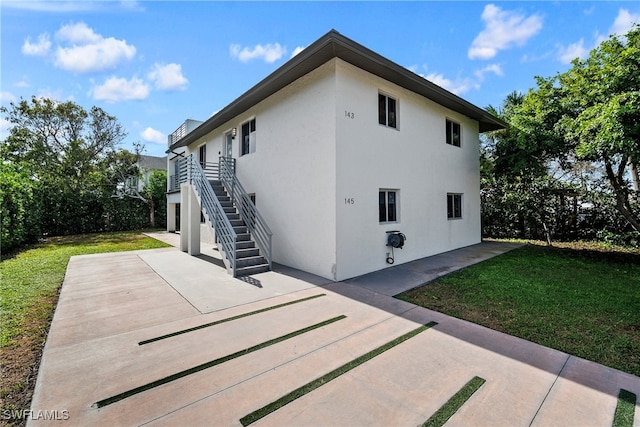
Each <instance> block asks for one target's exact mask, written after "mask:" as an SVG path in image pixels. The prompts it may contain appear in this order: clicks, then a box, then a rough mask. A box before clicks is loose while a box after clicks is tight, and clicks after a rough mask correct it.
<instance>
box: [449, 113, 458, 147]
mask: <svg viewBox="0 0 640 427" xmlns="http://www.w3.org/2000/svg"><path fill="white" fill-rule="evenodd" d="M461 139H462V138H461V134H460V123H456V122H454V121H452V120H449V119H447V144H449V145H455V146H456V147H460V140H461Z"/></svg>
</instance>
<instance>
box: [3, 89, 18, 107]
mask: <svg viewBox="0 0 640 427" xmlns="http://www.w3.org/2000/svg"><path fill="white" fill-rule="evenodd" d="M17 99H18V98H16V96H15V95H14V94H12V93H11V92H7V91H2V92H0V103H2V104H9V103H10V102H15V101H16V100H17Z"/></svg>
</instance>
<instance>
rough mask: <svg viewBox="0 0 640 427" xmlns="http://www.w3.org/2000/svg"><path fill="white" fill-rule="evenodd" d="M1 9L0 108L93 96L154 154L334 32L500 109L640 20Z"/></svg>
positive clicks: (355, 11)
mask: <svg viewBox="0 0 640 427" xmlns="http://www.w3.org/2000/svg"><path fill="white" fill-rule="evenodd" d="M0 14H1V16H0V20H1V22H0V27H1V30H0V31H1V45H0V52H1V79H0V93H1V101H2V105H5V106H6V105H8V104H9V102H11V101H16V100H19V99H20V98H21V97H22V98H25V99H30V98H31V96H33V95H36V96H45V97H49V98H53V99H56V100H60V101H67V100H71V101H74V102H76V103H78V104H80V105H82V106H83V107H84V108H86V109H89V108H91V106H93V105H96V106H99V107H101V108H103V109H104V110H105V111H107V112H108V113H110V114H112V115H114V116H116V117H117V118H118V120H119V121H120V122H121V123H122V124H123V125H124V127H125V128H126V129H127V132H128V136H127V139H126V141H125V143H124V144H123V147H124V148H130V147H131V144H132V143H134V142H141V143H143V144H144V145H145V147H146V154H150V155H163V154H164V151H165V150H166V141H167V139H166V137H167V134H169V133H171V132H173V131H174V130H175V129H176V128H177V127H178V126H179V125H180V124H181V123H182V122H183V121H184V120H185V119H187V118H190V119H196V120H206V119H207V118H209V117H210V116H211V115H213V114H214V113H215V112H216V111H218V110H220V109H221V108H223V107H224V106H226V105H227V104H229V103H230V102H231V101H233V100H234V99H235V98H237V97H238V96H240V95H241V94H242V93H244V92H245V91H246V90H247V89H249V88H250V87H252V86H253V85H254V84H256V83H258V82H259V81H260V80H262V79H263V78H264V77H266V76H267V75H268V74H269V73H271V72H272V71H274V70H275V69H277V68H278V67H280V66H281V65H282V64H284V63H285V62H286V61H287V60H288V59H290V58H291V57H292V55H295V54H296V53H297V52H298V51H299V50H300V49H302V48H304V47H305V46H308V45H309V44H311V43H312V42H313V41H315V40H316V39H318V38H319V37H321V36H322V35H323V34H325V33H326V32H327V31H329V30H330V29H335V30H337V31H339V32H340V33H342V34H343V35H345V36H346V37H349V38H351V39H353V40H355V41H356V42H358V43H361V44H363V45H364V46H366V47H368V48H370V49H372V50H374V51H376V52H378V53H379V54H381V55H383V56H385V57H387V58H389V59H390V60H392V61H394V62H396V63H398V64H400V65H402V66H404V67H406V68H408V69H410V70H412V71H414V72H416V73H418V74H420V75H422V76H423V77H425V78H427V79H429V80H431V81H433V82H434V83H436V84H438V85H440V86H442V87H444V88H446V89H448V90H450V91H452V92H454V93H456V94H458V95H460V96H461V97H463V98H465V99H466V100H468V101H470V102H472V103H474V104H476V105H478V106H480V107H486V106H487V105H490V104H491V105H494V106H499V105H500V104H501V102H502V100H503V99H504V98H505V96H506V95H507V94H508V93H510V92H512V91H513V90H518V91H526V90H527V89H529V88H531V87H533V86H534V85H535V80H534V77H535V76H537V75H539V76H545V77H548V76H552V75H554V74H556V73H558V72H562V71H564V70H566V69H568V68H569V66H570V63H569V62H570V61H571V59H573V58H575V57H585V56H586V55H587V54H588V52H589V50H590V49H592V48H593V47H595V46H596V45H597V43H598V42H599V41H601V40H603V39H604V38H606V37H607V36H608V35H610V34H624V33H625V32H626V31H628V30H629V29H630V28H631V27H632V25H633V23H634V22H635V23H640V2H631V1H629V2H616V1H608V2H565V1H559V2H514V1H511V2H481V1H473V2H462V1H449V2H444V1H441V2H430V1H407V2H385V1H378V2H359V1H354V2H338V1H331V2H291V1H290V2H215V1H196V2H185V1H159V2H155V1H137V2H136V1H106V2H94V1H31V0H21V1H19V2H11V1H4V0H2V1H1V2H0ZM7 126H8V124H7V123H6V122H5V121H4V120H3V121H2V122H0V138H1V137H4V136H6V134H7Z"/></svg>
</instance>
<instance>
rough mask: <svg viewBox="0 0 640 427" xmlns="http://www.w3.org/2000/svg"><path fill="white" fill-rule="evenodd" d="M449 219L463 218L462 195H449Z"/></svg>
mask: <svg viewBox="0 0 640 427" xmlns="http://www.w3.org/2000/svg"><path fill="white" fill-rule="evenodd" d="M447 218H448V219H460V218H462V194H447Z"/></svg>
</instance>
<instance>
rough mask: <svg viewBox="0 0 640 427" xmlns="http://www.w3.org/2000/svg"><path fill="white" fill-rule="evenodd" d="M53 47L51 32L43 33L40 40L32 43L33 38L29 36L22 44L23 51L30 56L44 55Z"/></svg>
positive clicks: (39, 37)
mask: <svg viewBox="0 0 640 427" xmlns="http://www.w3.org/2000/svg"><path fill="white" fill-rule="evenodd" d="M49 49H51V40H49V34H47V33H43V34H40V35H39V36H38V41H37V42H35V43H31V38H30V37H27V39H26V40H25V41H24V44H23V45H22V53H23V54H25V55H30V56H44V55H46V54H47V53H49Z"/></svg>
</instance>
